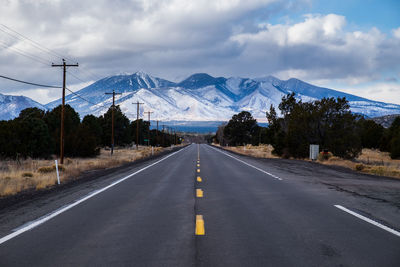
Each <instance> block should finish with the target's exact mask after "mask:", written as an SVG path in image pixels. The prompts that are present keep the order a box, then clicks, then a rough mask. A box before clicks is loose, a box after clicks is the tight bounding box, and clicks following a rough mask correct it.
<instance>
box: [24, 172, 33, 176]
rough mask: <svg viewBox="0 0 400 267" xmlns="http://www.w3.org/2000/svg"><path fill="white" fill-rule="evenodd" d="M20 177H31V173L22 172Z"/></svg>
mask: <svg viewBox="0 0 400 267" xmlns="http://www.w3.org/2000/svg"><path fill="white" fill-rule="evenodd" d="M22 177H33V173H31V172H24V173H23V174H22Z"/></svg>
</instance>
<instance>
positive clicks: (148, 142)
mask: <svg viewBox="0 0 400 267" xmlns="http://www.w3.org/2000/svg"><path fill="white" fill-rule="evenodd" d="M144 113H147V114H148V115H149V133H148V134H149V135H148V139H147V146H149V145H150V114H151V113H154V112H153V111H146V112H144Z"/></svg>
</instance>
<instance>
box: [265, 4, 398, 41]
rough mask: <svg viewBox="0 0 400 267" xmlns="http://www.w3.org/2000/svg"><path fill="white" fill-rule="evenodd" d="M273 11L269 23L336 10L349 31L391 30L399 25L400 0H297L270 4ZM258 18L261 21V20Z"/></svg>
mask: <svg viewBox="0 0 400 267" xmlns="http://www.w3.org/2000/svg"><path fill="white" fill-rule="evenodd" d="M270 10H275V11H276V12H275V13H274V12H272V14H273V15H271V16H270V17H269V18H268V21H264V22H267V23H270V24H282V23H283V24H285V23H289V24H293V23H298V22H301V21H304V15H305V14H321V15H327V14H331V13H333V14H337V15H342V16H344V17H345V18H346V21H347V25H346V27H345V30H348V31H357V30H360V31H368V30H370V29H371V28H373V27H376V28H378V29H379V30H380V31H381V32H383V33H387V34H391V33H392V32H391V31H392V30H393V29H396V28H398V27H400V1H399V0H335V1H332V0H312V1H300V2H298V3H297V4H294V3H292V5H290V6H288V7H287V8H282V6H280V4H275V5H272V7H270ZM260 22H261V21H260Z"/></svg>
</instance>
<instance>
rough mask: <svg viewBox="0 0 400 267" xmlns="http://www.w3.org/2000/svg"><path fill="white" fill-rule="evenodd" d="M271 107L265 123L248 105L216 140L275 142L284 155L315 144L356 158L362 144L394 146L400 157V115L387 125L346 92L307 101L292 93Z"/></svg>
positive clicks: (234, 143) (393, 153)
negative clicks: (357, 107) (360, 109)
mask: <svg viewBox="0 0 400 267" xmlns="http://www.w3.org/2000/svg"><path fill="white" fill-rule="evenodd" d="M278 108H279V111H280V113H281V116H278V115H277V111H276V109H275V107H273V106H272V105H271V107H270V110H269V111H268V112H266V118H267V120H268V123H269V125H268V127H261V126H259V125H258V124H257V121H256V120H255V119H254V118H253V117H252V115H251V114H250V113H249V112H247V111H242V112H240V113H239V114H235V115H233V117H232V119H231V120H230V121H229V122H228V123H227V124H224V125H221V126H219V128H218V130H217V132H216V135H215V136H214V141H215V142H217V143H219V144H221V145H230V146H237V145H244V144H253V145H258V144H260V143H263V144H271V145H272V146H273V148H274V150H273V153H275V154H276V155H278V156H282V157H294V158H306V157H308V153H309V145H310V144H318V145H319V146H320V148H321V149H326V150H328V151H330V152H331V153H332V154H333V155H335V156H338V157H342V158H347V159H353V158H355V157H357V156H358V155H359V154H360V153H361V150H362V148H373V149H380V150H381V151H388V152H390V156H391V157H392V158H400V117H398V118H396V119H395V120H394V122H393V123H392V125H391V126H390V127H389V128H388V129H386V128H384V127H383V126H381V125H379V124H377V123H375V122H374V121H373V120H369V119H365V118H364V117H363V116H361V115H357V114H354V113H352V112H351V111H350V106H349V102H348V101H347V100H346V99H345V98H337V99H335V98H323V99H321V100H315V101H312V102H303V101H301V100H298V99H296V98H295V94H294V93H292V94H288V95H286V96H284V97H283V98H282V101H281V103H280V104H279V106H278Z"/></svg>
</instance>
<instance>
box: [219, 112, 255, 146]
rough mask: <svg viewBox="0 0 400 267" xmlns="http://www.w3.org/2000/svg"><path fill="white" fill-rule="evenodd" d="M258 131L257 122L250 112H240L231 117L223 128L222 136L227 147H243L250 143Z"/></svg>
mask: <svg viewBox="0 0 400 267" xmlns="http://www.w3.org/2000/svg"><path fill="white" fill-rule="evenodd" d="M257 130H258V125H257V121H256V120H255V119H254V118H253V116H251V114H250V112H247V111H242V112H240V113H239V114H235V115H233V116H232V119H231V120H230V121H229V122H228V124H227V125H226V126H225V128H224V136H225V137H226V138H227V140H228V142H229V145H233V146H236V145H243V144H249V143H251V141H252V139H253V136H254V135H256V133H257Z"/></svg>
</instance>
